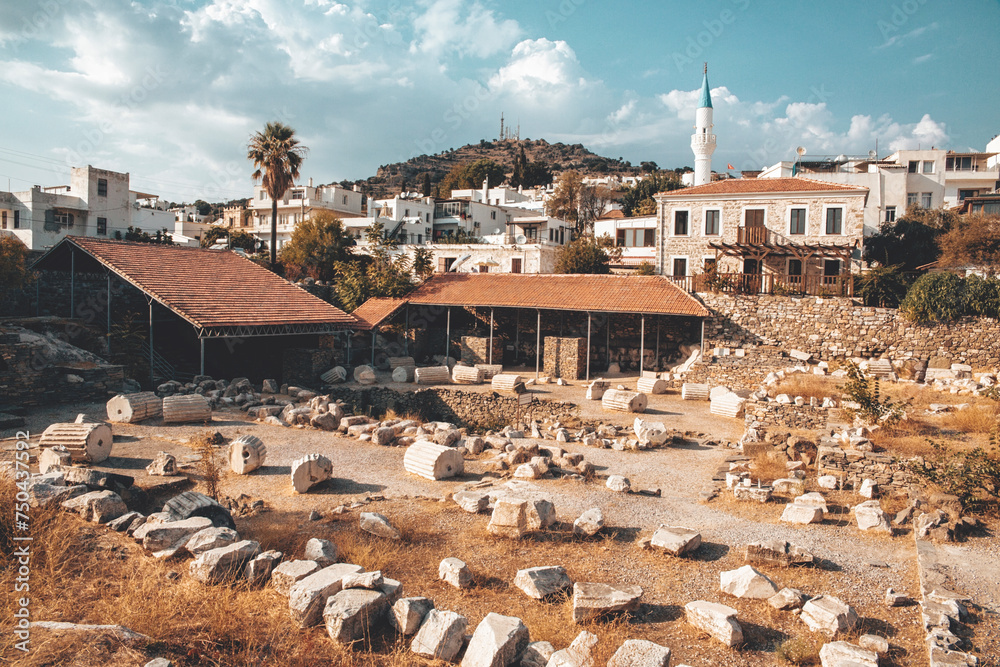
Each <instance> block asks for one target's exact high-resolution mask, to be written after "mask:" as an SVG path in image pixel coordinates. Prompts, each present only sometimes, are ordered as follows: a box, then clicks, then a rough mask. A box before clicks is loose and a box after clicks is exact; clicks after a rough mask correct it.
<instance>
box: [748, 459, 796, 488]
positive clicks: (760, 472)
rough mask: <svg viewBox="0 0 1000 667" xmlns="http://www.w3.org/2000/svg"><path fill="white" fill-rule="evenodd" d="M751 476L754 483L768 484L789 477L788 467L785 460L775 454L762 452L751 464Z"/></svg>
mask: <svg viewBox="0 0 1000 667" xmlns="http://www.w3.org/2000/svg"><path fill="white" fill-rule="evenodd" d="M750 474H751V475H753V479H754V481H756V480H760V481H761V482H764V483H766V484H769V483H771V482H773V481H774V480H776V479H783V478H785V477H787V476H788V466H786V465H785V460H784V458H781V457H778V456H775V455H774V453H773V452H762V453H760V454H758V455H757V456H755V457H754V459H753V461H752V462H751V464H750Z"/></svg>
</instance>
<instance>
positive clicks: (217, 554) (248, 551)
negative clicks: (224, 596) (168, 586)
mask: <svg viewBox="0 0 1000 667" xmlns="http://www.w3.org/2000/svg"><path fill="white" fill-rule="evenodd" d="M259 553H260V545H259V544H258V543H257V542H254V541H253V540H243V541H242V542H237V543H236V544H230V545H229V546H226V547H220V548H218V549H212V550H210V551H205V552H203V553H202V554H201V555H200V556H198V557H197V558H195V559H194V560H193V561H191V564H190V565H189V566H188V570H189V571H190V573H191V576H192V577H194V578H195V579H197V580H198V581H201V582H204V583H206V584H217V583H220V582H223V581H226V580H229V579H238V578H240V577H242V576H243V570H244V568H245V567H246V564H247V563H248V562H249V561H250V560H252V559H253V558H254V557H256V556H257V554H259Z"/></svg>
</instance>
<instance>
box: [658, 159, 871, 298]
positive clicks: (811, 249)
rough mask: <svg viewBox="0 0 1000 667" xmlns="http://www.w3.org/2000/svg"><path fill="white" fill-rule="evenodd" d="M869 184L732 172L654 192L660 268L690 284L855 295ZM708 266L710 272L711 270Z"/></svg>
mask: <svg viewBox="0 0 1000 667" xmlns="http://www.w3.org/2000/svg"><path fill="white" fill-rule="evenodd" d="M867 197H868V189H867V188H864V187H858V186H849V185H840V184H837V183H824V182H822V181H815V180H811V179H806V178H770V179H730V180H723V181H715V182H712V183H706V184H704V185H697V186H694V187H690V188H684V189H681V190H674V191H671V192H661V193H660V194H658V195H656V197H655V199H656V202H657V234H656V270H657V272H658V273H660V274H661V275H666V276H672V277H674V278H676V279H677V282H681V283H684V285H685V287H687V288H688V289H692V288H693V289H704V288H705V287H706V286H705V284H704V283H705V281H706V280H709V279H711V280H713V281H715V282H714V283H713V285H711V286H710V287H714V288H716V289H723V290H726V291H729V290H739V291H745V292H779V293H808V294H831V295H833V294H838V295H839V294H849V293H852V290H853V281H852V275H853V274H854V273H855V272H857V271H859V270H860V262H861V246H862V243H863V241H864V209H865V202H866V199H867ZM706 273H707V274H708V275H707V276H706Z"/></svg>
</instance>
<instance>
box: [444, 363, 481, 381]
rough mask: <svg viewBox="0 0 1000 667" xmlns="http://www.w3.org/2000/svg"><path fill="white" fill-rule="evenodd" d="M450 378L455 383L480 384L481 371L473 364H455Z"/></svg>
mask: <svg viewBox="0 0 1000 667" xmlns="http://www.w3.org/2000/svg"><path fill="white" fill-rule="evenodd" d="M451 379H452V381H453V382H454V383H455V384H482V383H483V371H482V369H480V368H476V367H475V366H455V368H454V369H452V371H451Z"/></svg>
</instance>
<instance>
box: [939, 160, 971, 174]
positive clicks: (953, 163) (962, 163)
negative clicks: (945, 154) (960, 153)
mask: <svg viewBox="0 0 1000 667" xmlns="http://www.w3.org/2000/svg"><path fill="white" fill-rule="evenodd" d="M944 168H945V171H975V170H974V169H973V167H972V158H971V157H950V158H948V159H947V160H946V161H945V164H944Z"/></svg>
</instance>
